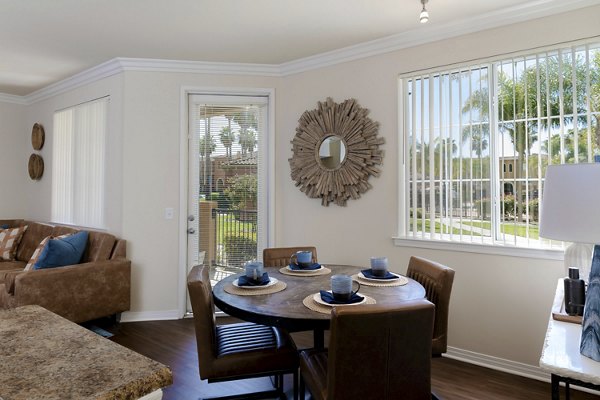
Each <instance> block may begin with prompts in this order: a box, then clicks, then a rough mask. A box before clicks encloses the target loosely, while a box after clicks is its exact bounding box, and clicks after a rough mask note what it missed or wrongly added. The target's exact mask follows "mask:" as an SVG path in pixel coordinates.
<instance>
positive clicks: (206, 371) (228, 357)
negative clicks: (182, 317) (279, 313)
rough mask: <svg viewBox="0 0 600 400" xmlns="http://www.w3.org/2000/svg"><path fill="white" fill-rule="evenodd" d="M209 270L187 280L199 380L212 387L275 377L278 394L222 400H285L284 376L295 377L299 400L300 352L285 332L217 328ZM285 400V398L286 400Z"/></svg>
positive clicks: (246, 327) (262, 327)
mask: <svg viewBox="0 0 600 400" xmlns="http://www.w3.org/2000/svg"><path fill="white" fill-rule="evenodd" d="M208 272H209V267H208V266H201V265H197V266H195V267H193V268H192V270H191V271H190V273H189V274H188V277H187V286H188V290H189V293H190V300H191V304H192V310H193V312H194V327H195V330H196V344H197V347H198V365H199V369H200V378H201V379H208V382H209V383H212V382H222V381H230V380H238V379H246V378H255V377H262V376H275V377H276V379H275V382H276V387H275V390H272V391H267V392H260V393H253V394H252V395H248V394H244V395H233V396H226V397H223V399H225V398H226V399H247V398H259V396H260V398H272V397H276V396H279V397H282V396H285V395H284V394H283V375H284V374H288V373H290V374H293V376H294V378H293V379H294V399H295V400H296V399H297V398H298V352H297V350H296V347H295V345H294V343H293V341H292V339H291V338H290V337H289V335H288V334H287V333H285V332H282V331H280V330H279V329H277V328H275V327H270V326H265V325H257V324H253V323H236V324H228V325H219V326H217V325H216V321H215V306H214V302H213V295H212V287H211V284H210V279H209V274H208ZM284 398H285V397H284Z"/></svg>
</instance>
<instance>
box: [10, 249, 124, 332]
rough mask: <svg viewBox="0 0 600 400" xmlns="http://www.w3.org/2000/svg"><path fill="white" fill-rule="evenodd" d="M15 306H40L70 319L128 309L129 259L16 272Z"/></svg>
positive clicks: (82, 318) (104, 314) (87, 318)
mask: <svg viewBox="0 0 600 400" xmlns="http://www.w3.org/2000/svg"><path fill="white" fill-rule="evenodd" d="M14 281H15V282H14V296H15V305H16V306H24V305H28V304H37V305H40V306H42V307H44V308H46V309H48V310H50V311H52V312H54V313H56V314H58V315H61V316H63V317H65V318H67V319H69V320H71V321H73V322H84V321H89V320H92V319H96V318H101V317H106V316H109V315H112V314H117V313H120V312H123V311H127V310H129V306H130V292H131V261H129V260H125V259H118V260H107V261H94V262H89V263H84V264H77V265H69V266H65V267H59V268H49V269H42V270H36V271H30V272H26V273H21V274H18V275H17V276H16V277H15V280H14Z"/></svg>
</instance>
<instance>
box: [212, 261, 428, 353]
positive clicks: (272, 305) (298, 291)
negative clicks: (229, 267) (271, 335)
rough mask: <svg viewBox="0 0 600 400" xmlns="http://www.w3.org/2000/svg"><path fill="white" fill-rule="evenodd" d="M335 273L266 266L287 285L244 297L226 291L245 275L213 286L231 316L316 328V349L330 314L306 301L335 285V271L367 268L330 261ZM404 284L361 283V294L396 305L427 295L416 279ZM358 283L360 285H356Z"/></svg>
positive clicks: (290, 328)
mask: <svg viewBox="0 0 600 400" xmlns="http://www.w3.org/2000/svg"><path fill="white" fill-rule="evenodd" d="M324 267H326V268H329V269H330V270H331V273H328V274H325V275H317V276H303V275H300V274H297V275H288V274H282V273H281V272H280V271H279V269H280V268H279V267H265V271H266V272H268V274H269V277H273V278H276V279H277V280H279V281H282V282H285V284H286V288H285V289H284V290H282V291H280V292H276V293H271V294H261V295H251V296H241V295H236V294H231V293H228V292H227V291H225V287H227V286H228V285H231V284H232V283H233V282H234V281H235V280H236V279H237V278H238V277H239V276H240V275H241V274H236V275H231V276H228V277H226V278H224V279H222V280H220V281H219V282H218V283H217V284H216V285H215V286H214V288H213V298H214V302H215V305H216V306H217V307H219V309H220V310H221V311H223V312H225V313H226V314H228V315H231V316H233V317H236V318H239V319H242V320H245V321H250V322H254V323H257V324H263V325H270V326H277V327H279V328H282V329H285V330H287V331H289V332H299V331H309V330H312V331H314V345H315V347H316V348H322V347H323V346H324V331H325V330H327V329H329V322H330V319H331V315H330V314H324V313H320V312H317V311H313V310H311V309H309V308H308V307H306V306H305V305H304V304H303V302H302V301H303V300H304V298H305V297H307V296H309V295H313V294H315V293H319V291H320V290H329V289H330V288H331V284H330V279H331V276H332V275H335V274H345V275H355V274H358V273H359V272H360V271H361V270H362V269H364V268H365V267H356V266H349V265H332V264H327V265H324ZM407 279H408V283H407V284H405V285H402V286H383V287H382V286H367V285H364V284H363V285H361V287H360V291H359V293H360V294H363V295H367V296H369V297H371V298H373V299H375V301H376V304H380V305H390V306H396V305H399V304H401V303H403V302H405V301H407V300H414V299H422V298H424V297H425V288H423V286H421V284H420V283H419V282H417V281H415V280H413V279H410V278H407ZM355 286H356V285H355Z"/></svg>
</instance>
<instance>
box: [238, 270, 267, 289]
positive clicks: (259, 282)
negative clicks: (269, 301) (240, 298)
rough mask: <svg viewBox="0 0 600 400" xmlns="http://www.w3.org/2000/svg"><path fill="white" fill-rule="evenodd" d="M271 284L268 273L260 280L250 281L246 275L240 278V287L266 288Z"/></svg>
mask: <svg viewBox="0 0 600 400" xmlns="http://www.w3.org/2000/svg"><path fill="white" fill-rule="evenodd" d="M269 282H271V279H269V274H268V273H266V272H265V273H263V274H262V276H261V277H260V278H259V279H258V280H256V281H255V280H254V279H250V278H248V277H247V276H246V275H242V276H240V277H239V278H238V286H264V285H266V284H267V283H269Z"/></svg>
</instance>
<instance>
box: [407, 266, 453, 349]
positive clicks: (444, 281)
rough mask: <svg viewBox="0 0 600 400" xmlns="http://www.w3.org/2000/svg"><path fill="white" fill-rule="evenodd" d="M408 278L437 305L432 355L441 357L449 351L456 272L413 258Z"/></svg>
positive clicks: (408, 270)
mask: <svg viewBox="0 0 600 400" xmlns="http://www.w3.org/2000/svg"><path fill="white" fill-rule="evenodd" d="M406 276H408V277H409V278H412V279H414V280H415V281H417V282H419V283H420V284H421V285H423V287H424V288H425V292H426V297H427V300H429V301H430V302H432V303H433V304H435V323H434V325H433V336H432V345H431V354H432V355H433V356H436V357H437V356H441V355H442V353H445V352H446V351H447V349H448V312H449V308H450V293H451V292H452V283H453V282H454V270H453V269H452V268H448V267H446V266H444V265H442V264H439V263H436V262H434V261H430V260H427V259H425V258H421V257H415V256H413V257H411V258H410V261H409V263H408V269H407V271H406Z"/></svg>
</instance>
